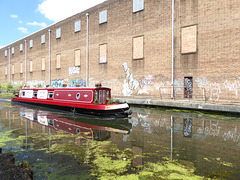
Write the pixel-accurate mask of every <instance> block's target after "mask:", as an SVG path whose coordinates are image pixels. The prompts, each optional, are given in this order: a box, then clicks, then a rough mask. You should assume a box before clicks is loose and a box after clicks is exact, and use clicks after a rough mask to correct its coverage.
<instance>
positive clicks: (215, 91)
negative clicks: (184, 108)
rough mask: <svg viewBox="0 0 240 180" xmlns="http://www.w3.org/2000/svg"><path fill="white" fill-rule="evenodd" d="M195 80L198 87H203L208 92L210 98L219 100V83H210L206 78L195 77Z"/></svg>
mask: <svg viewBox="0 0 240 180" xmlns="http://www.w3.org/2000/svg"><path fill="white" fill-rule="evenodd" d="M195 82H196V83H197V84H198V87H200V88H204V89H205V90H206V91H207V92H210V98H209V99H210V100H219V97H220V93H221V86H220V84H219V83H216V82H215V83H211V82H209V81H208V80H207V78H205V77H204V78H202V79H201V78H196V79H195Z"/></svg>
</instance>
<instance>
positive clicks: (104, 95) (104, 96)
mask: <svg viewBox="0 0 240 180" xmlns="http://www.w3.org/2000/svg"><path fill="white" fill-rule="evenodd" d="M105 98H106V91H105V90H104V91H103V104H105V103H106V99H105Z"/></svg>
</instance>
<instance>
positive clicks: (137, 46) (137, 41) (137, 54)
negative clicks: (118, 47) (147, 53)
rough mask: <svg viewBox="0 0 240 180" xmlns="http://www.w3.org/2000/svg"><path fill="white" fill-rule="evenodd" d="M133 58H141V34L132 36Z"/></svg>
mask: <svg viewBox="0 0 240 180" xmlns="http://www.w3.org/2000/svg"><path fill="white" fill-rule="evenodd" d="M133 59H143V36H139V37H135V38H133Z"/></svg>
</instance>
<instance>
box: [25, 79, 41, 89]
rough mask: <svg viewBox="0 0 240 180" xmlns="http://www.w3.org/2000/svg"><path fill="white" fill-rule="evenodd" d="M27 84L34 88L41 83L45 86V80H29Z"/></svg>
mask: <svg viewBox="0 0 240 180" xmlns="http://www.w3.org/2000/svg"><path fill="white" fill-rule="evenodd" d="M27 85H28V86H29V87H30V88H34V87H38V86H39V85H41V86H42V87H44V86H45V81H28V82H27Z"/></svg>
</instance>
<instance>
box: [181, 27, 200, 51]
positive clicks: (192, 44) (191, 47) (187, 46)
mask: <svg viewBox="0 0 240 180" xmlns="http://www.w3.org/2000/svg"><path fill="white" fill-rule="evenodd" d="M196 52H197V25H192V26H188V27H182V28H181V54H191V53H196Z"/></svg>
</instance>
